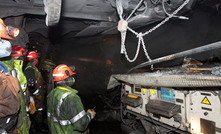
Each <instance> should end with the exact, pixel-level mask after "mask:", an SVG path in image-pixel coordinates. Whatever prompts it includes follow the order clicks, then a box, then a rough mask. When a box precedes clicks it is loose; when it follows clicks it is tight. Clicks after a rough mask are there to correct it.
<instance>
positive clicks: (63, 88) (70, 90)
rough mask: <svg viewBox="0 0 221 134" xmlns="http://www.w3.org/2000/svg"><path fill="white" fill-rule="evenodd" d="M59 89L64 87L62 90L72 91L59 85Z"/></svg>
mask: <svg viewBox="0 0 221 134" xmlns="http://www.w3.org/2000/svg"><path fill="white" fill-rule="evenodd" d="M58 88H59V89H62V90H66V91H68V92H72V91H71V90H69V89H67V88H64V87H58Z"/></svg>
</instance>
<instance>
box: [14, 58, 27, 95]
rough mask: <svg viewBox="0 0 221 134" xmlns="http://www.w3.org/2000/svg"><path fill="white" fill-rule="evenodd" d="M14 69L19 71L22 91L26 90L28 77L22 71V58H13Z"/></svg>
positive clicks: (18, 76)
mask: <svg viewBox="0 0 221 134" xmlns="http://www.w3.org/2000/svg"><path fill="white" fill-rule="evenodd" d="M13 65H14V69H15V70H16V73H17V78H18V81H19V83H20V85H21V88H22V91H23V92H25V90H26V88H27V79H26V77H25V75H24V73H23V71H22V66H23V61H22V60H16V59H14V60H13Z"/></svg>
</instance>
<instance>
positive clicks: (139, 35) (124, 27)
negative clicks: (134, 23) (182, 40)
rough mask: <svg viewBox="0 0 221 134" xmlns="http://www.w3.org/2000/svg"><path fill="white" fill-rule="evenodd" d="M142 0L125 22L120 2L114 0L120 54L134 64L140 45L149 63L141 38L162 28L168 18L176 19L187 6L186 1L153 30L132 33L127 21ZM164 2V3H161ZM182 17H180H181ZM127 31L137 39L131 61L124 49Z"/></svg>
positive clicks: (187, 0)
mask: <svg viewBox="0 0 221 134" xmlns="http://www.w3.org/2000/svg"><path fill="white" fill-rule="evenodd" d="M142 2H143V0H140V2H139V3H138V4H137V6H136V7H135V8H134V10H133V11H132V12H131V14H130V15H129V16H128V17H127V19H126V20H124V19H123V7H122V2H121V0H116V7H117V12H118V15H119V18H120V21H119V23H118V31H120V32H121V53H122V54H124V55H125V57H126V59H127V60H128V61H129V62H134V61H135V60H136V59H137V57H138V54H139V50H140V44H142V46H143V49H144V53H145V55H146V57H147V59H148V60H149V61H151V58H150V56H149V55H148V52H147V49H146V46H145V42H144V39H143V36H145V35H147V34H149V33H151V32H153V31H154V30H156V29H157V28H159V27H160V26H162V25H163V24H164V23H166V22H167V21H168V20H169V19H170V18H172V17H177V16H175V15H176V14H177V13H178V12H179V11H180V10H181V9H182V8H183V7H184V6H185V5H186V4H188V2H189V0H186V1H185V2H184V3H183V4H182V5H180V7H179V8H177V9H176V10H175V11H174V12H173V13H172V14H167V15H168V17H166V18H165V19H164V20H163V21H161V22H160V23H159V24H157V25H156V26H154V27H153V28H151V29H150V30H148V31H146V32H145V33H137V32H136V31H134V30H133V29H131V28H130V27H129V26H128V20H129V19H130V17H131V15H132V14H133V13H134V12H135V11H136V10H137V9H138V7H139V6H140V4H142ZM163 2H164V1H163ZM181 17H182V16H181ZM127 29H128V30H129V31H131V32H132V33H134V34H135V35H136V36H137V38H138V46H137V52H136V54H135V57H134V58H133V59H132V60H131V59H130V58H129V57H128V54H127V51H126V47H125V40H126V33H127ZM151 68H153V65H152V66H151Z"/></svg>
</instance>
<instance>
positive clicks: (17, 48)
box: [11, 45, 26, 57]
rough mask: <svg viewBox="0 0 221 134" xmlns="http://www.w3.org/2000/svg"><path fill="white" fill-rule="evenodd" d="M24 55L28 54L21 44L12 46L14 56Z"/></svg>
mask: <svg viewBox="0 0 221 134" xmlns="http://www.w3.org/2000/svg"><path fill="white" fill-rule="evenodd" d="M22 55H26V51H25V49H24V48H23V47H21V46H19V45H14V46H12V52H11V56H12V57H19V56H22Z"/></svg>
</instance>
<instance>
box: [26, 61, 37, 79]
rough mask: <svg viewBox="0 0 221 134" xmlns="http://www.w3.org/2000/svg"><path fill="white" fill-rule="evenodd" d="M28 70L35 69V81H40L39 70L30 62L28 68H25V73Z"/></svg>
mask: <svg viewBox="0 0 221 134" xmlns="http://www.w3.org/2000/svg"><path fill="white" fill-rule="evenodd" d="M27 69H33V70H34V73H35V80H37V79H38V73H39V71H38V69H37V68H35V67H34V66H33V65H32V64H31V63H30V62H29V63H28V64H27V66H26V68H25V71H26V70H27Z"/></svg>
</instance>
